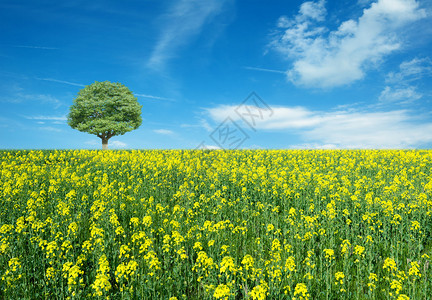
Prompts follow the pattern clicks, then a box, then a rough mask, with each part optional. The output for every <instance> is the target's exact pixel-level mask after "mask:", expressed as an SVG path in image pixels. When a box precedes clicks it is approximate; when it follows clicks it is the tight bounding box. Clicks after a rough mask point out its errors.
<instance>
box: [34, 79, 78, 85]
mask: <svg viewBox="0 0 432 300" xmlns="http://www.w3.org/2000/svg"><path fill="white" fill-rule="evenodd" d="M35 79H37V80H43V81H51V82H57V83H64V84H68V85H73V86H79V87H84V86H85V85H84V84H81V83H76V82H70V81H64V80H59V79H54V78H38V77H36V78H35Z"/></svg>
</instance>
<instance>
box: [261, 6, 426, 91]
mask: <svg viewBox="0 0 432 300" xmlns="http://www.w3.org/2000/svg"><path fill="white" fill-rule="evenodd" d="M324 4H325V1H323V0H320V1H318V2H311V1H308V2H304V3H303V4H302V5H301V6H300V9H299V12H298V14H297V15H296V16H295V17H294V18H288V17H286V16H282V17H280V18H279V20H278V24H277V25H278V31H277V32H276V34H275V35H274V36H273V40H272V42H271V43H270V47H271V48H272V49H275V50H276V51H277V52H279V53H281V54H282V55H283V56H284V57H285V58H287V59H289V60H292V67H291V68H290V69H289V70H288V72H287V75H288V80H290V81H291V82H293V83H294V84H297V85H301V86H310V87H321V88H328V87H335V86H340V85H345V84H349V83H351V82H353V81H356V80H359V79H362V78H363V77H364V76H365V72H366V70H367V69H369V68H371V67H372V65H373V64H375V63H377V62H379V61H380V60H381V59H383V58H384V57H385V56H386V55H388V54H390V53H392V52H394V51H395V50H397V49H399V48H401V46H402V41H401V40H400V38H398V31H399V30H400V29H401V28H403V27H406V26H407V25H409V24H411V23H413V22H414V21H416V20H419V19H421V18H424V17H425V16H426V12H425V10H423V9H420V8H419V3H418V2H417V1H415V0H392V1H389V0H378V1H377V2H375V3H372V4H371V5H370V7H369V8H367V9H364V10H363V14H362V15H361V16H360V17H359V18H358V19H350V20H347V21H345V22H343V23H341V24H340V26H339V28H338V29H337V30H333V31H330V30H329V29H328V28H327V27H325V26H323V24H322V23H321V22H322V21H324V19H325V16H326V13H327V11H326V9H325V6H324Z"/></svg>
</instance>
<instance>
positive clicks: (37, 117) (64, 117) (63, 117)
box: [25, 115, 67, 121]
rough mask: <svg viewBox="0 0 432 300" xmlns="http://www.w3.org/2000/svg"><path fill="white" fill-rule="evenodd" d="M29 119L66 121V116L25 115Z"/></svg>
mask: <svg viewBox="0 0 432 300" xmlns="http://www.w3.org/2000/svg"><path fill="white" fill-rule="evenodd" d="M25 118H26V119H28V120H46V121H66V120H67V117H66V116H41V115H39V116H25Z"/></svg>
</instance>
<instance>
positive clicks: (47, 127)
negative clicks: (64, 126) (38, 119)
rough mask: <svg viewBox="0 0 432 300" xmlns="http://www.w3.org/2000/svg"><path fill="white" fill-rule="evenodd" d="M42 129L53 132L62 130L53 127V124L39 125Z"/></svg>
mask: <svg viewBox="0 0 432 300" xmlns="http://www.w3.org/2000/svg"><path fill="white" fill-rule="evenodd" d="M38 128H39V129H40V130H44V131H52V132H62V130H61V129H60V128H56V127H52V126H42V127H38Z"/></svg>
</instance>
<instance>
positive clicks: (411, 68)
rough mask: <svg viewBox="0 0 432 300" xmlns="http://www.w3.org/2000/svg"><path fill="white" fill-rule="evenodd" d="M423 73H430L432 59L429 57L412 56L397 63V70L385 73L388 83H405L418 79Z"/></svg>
mask: <svg viewBox="0 0 432 300" xmlns="http://www.w3.org/2000/svg"><path fill="white" fill-rule="evenodd" d="M425 75H429V76H430V75H432V61H431V60H430V59H429V58H414V59H412V60H409V61H404V62H402V63H401V64H400V65H399V71H398V72H390V73H389V74H387V78H386V82H388V83H395V84H400V83H405V82H410V81H414V80H418V79H420V78H421V77H423V76H425Z"/></svg>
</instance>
